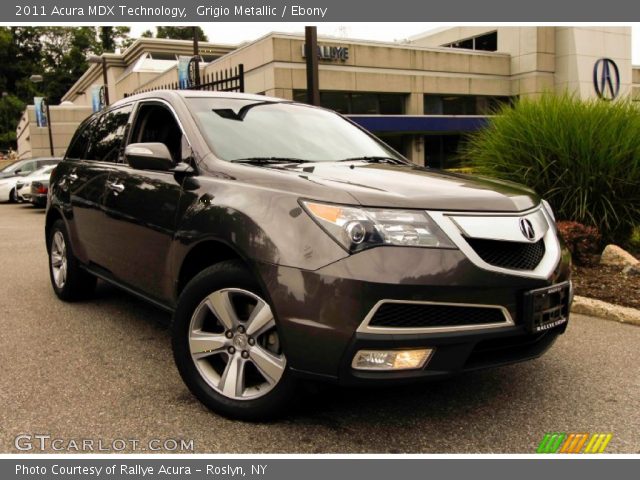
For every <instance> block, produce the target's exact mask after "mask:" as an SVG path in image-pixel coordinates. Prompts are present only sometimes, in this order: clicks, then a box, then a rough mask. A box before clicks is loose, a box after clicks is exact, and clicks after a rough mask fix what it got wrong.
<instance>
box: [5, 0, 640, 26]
mask: <svg viewBox="0 0 640 480" xmlns="http://www.w3.org/2000/svg"><path fill="white" fill-rule="evenodd" d="M639 20H640V3H638V2H629V1H628V0H608V1H607V2H606V5H605V4H603V3H602V1H601V0H580V1H579V2H575V1H569V0H565V1H560V2H559V1H557V0H536V1H535V2H532V1H531V0H483V1H481V2H479V1H477V0H457V1H456V2H441V1H435V0H425V1H421V2H416V1H415V0H394V1H392V2H389V1H382V0H369V1H362V0H295V1H289V0H246V1H241V0H235V1H224V0H223V1H207V0H95V1H89V2H87V1H86V0H13V1H8V2H2V3H0V23H3V24H5V25H6V24H15V23H27V24H32V23H43V24H55V23H69V22H96V23H103V24H109V23H110V22H156V23H157V22H185V23H189V22H420V21H424V22H485V23H492V22H537V23H539V22H594V23H598V22H600V23H602V22H624V23H630V22H637V21H639Z"/></svg>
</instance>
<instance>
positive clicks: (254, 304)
mask: <svg viewBox="0 0 640 480" xmlns="http://www.w3.org/2000/svg"><path fill="white" fill-rule="evenodd" d="M172 329H173V331H172V335H173V339H172V344H173V354H174V359H175V362H176V366H177V367H178V371H179V372H180V375H181V376H182V379H183V380H184V382H185V383H186V385H187V386H188V387H189V389H190V390H191V392H192V393H193V394H194V395H195V396H196V397H197V398H198V399H199V400H200V401H201V402H202V403H203V404H204V405H206V406H207V407H208V408H210V409H211V410H213V411H215V412H217V413H220V414H222V415H224V416H226V417H230V418H237V419H242V420H254V421H255V420H266V419H269V418H273V417H275V416H277V415H278V414H280V413H281V412H282V410H283V408H284V407H285V406H286V405H287V404H288V402H289V400H290V399H291V397H292V395H293V393H294V391H295V388H294V382H293V379H292V378H291V372H290V370H289V368H288V365H287V360H286V357H285V354H284V351H283V349H282V345H281V342H280V336H279V333H278V327H277V325H276V323H275V319H274V316H273V313H272V310H271V307H270V305H269V303H268V301H267V300H265V297H264V294H263V293H262V292H261V289H260V287H259V285H258V284H257V282H256V281H255V279H254V278H253V276H252V275H251V273H250V272H249V271H248V270H247V269H246V268H245V267H244V266H243V265H242V263H240V262H238V261H225V262H221V263H218V264H216V265H214V266H212V267H209V268H207V269H205V270H203V271H202V272H201V273H199V274H198V275H196V276H195V277H194V278H193V279H192V280H191V281H190V282H189V283H188V284H187V286H186V287H185V288H184V290H183V292H182V294H181V295H180V299H179V301H178V306H177V309H176V311H175V314H174V319H173V327H172Z"/></svg>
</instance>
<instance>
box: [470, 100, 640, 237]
mask: <svg viewBox="0 0 640 480" xmlns="http://www.w3.org/2000/svg"><path fill="white" fill-rule="evenodd" d="M497 113H498V115H496V116H494V117H492V118H491V120H490V121H489V125H488V127H487V128H485V129H483V130H480V131H478V132H477V133H475V134H473V135H471V136H470V138H469V141H468V142H467V144H466V146H465V147H464V151H463V153H462V156H463V158H464V159H465V160H466V161H467V162H468V164H469V165H470V166H471V167H472V168H473V169H474V170H475V171H476V172H477V173H479V174H481V175H488V176H493V177H498V178H502V179H506V180H511V181H514V182H519V183H523V184H525V185H527V186H529V187H531V188H533V189H535V190H536V191H537V192H538V193H539V194H540V195H541V196H543V197H544V198H546V199H547V200H548V201H549V202H550V203H551V205H552V206H553V208H554V210H555V213H556V216H557V218H558V219H562V220H573V221H577V222H580V223H583V224H585V225H591V226H595V227H597V228H598V229H599V230H600V232H601V234H602V236H603V239H604V240H606V241H616V240H617V241H619V242H620V243H625V242H628V241H629V238H630V235H631V231H632V229H633V227H634V226H635V225H640V109H639V108H638V107H636V105H634V104H633V103H632V102H625V101H623V102H606V101H602V100H591V101H582V100H579V99H578V98H575V97H573V96H570V95H550V94H547V95H544V96H542V97H540V98H538V99H535V100H533V99H523V100H519V101H517V102H516V103H515V104H514V106H513V107H503V108H502V109H501V110H499V111H498V112H497Z"/></svg>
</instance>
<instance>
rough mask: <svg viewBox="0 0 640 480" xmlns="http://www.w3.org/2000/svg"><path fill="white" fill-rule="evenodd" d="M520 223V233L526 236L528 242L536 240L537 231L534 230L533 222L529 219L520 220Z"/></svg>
mask: <svg viewBox="0 0 640 480" xmlns="http://www.w3.org/2000/svg"><path fill="white" fill-rule="evenodd" d="M519 223H520V231H521V232H522V235H524V236H525V238H526V239H527V240H535V238H536V232H535V230H533V225H532V224H531V221H530V220H529V219H528V218H521V219H520V220H519Z"/></svg>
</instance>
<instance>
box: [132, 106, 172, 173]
mask: <svg viewBox="0 0 640 480" xmlns="http://www.w3.org/2000/svg"><path fill="white" fill-rule="evenodd" d="M182 140H183V139H182V130H181V129H180V125H178V122H177V120H176V119H175V117H174V116H173V113H172V112H171V111H170V110H169V109H168V108H166V107H164V106H163V105H158V104H146V105H141V106H140V108H139V110H138V113H137V115H136V120H135V125H134V127H133V134H132V135H131V143H146V142H158V143H164V144H165V145H166V146H167V148H168V149H169V152H171V156H172V158H173V160H174V161H175V162H176V163H177V162H180V161H181V160H182V159H183V154H182V146H183V142H182Z"/></svg>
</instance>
